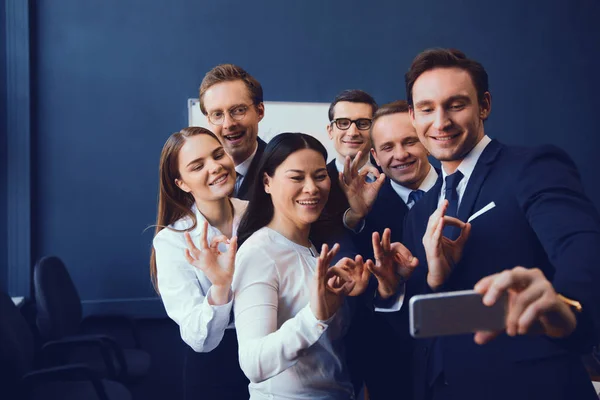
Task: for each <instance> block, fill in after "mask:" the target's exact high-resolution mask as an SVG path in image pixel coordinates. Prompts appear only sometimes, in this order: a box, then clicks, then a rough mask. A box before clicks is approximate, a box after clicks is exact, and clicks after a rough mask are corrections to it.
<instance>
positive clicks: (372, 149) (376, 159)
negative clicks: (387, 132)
mask: <svg viewBox="0 0 600 400" xmlns="http://www.w3.org/2000/svg"><path fill="white" fill-rule="evenodd" d="M371 155H372V156H373V158H374V159H375V162H376V163H377V165H378V166H380V167H381V163H380V162H379V159H378V158H377V152H376V151H375V149H374V148H372V147H371Z"/></svg>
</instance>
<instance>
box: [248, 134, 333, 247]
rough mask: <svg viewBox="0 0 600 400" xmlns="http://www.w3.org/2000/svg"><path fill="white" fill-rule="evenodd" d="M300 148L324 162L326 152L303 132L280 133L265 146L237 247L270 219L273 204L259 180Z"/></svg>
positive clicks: (269, 174)
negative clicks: (313, 151) (319, 157)
mask: <svg viewBox="0 0 600 400" xmlns="http://www.w3.org/2000/svg"><path fill="white" fill-rule="evenodd" d="M302 149H310V150H315V151H316V152H318V153H320V154H322V155H323V158H324V159H325V161H326V162H327V150H325V147H324V146H323V145H322V144H321V142H319V141H318V140H317V139H315V138H314V137H312V136H310V135H307V134H305V133H289V132H286V133H280V134H279V135H277V136H275V137H274V138H273V139H271V141H270V142H269V143H268V144H267V148H266V149H265V151H264V153H263V155H262V157H261V159H260V163H259V165H258V171H257V173H256V177H255V180H254V182H252V186H251V188H250V198H249V203H248V208H246V212H245V213H244V216H243V217H242V220H241V221H240V226H239V227H238V231H237V235H238V244H239V246H241V245H242V244H243V243H244V242H245V241H246V239H248V238H249V237H250V235H252V234H253V233H254V232H256V231H257V230H259V229H260V228H262V227H263V226H265V225H267V224H268V223H269V222H271V220H272V219H273V212H274V210H273V201H272V200H271V195H270V194H268V193H266V192H265V188H264V182H263V177H264V175H265V174H267V175H268V176H273V175H274V174H275V170H276V169H277V167H279V166H280V165H281V164H282V163H283V162H284V161H285V160H286V159H287V158H288V157H289V156H290V154H292V153H295V152H297V151H298V150H302Z"/></svg>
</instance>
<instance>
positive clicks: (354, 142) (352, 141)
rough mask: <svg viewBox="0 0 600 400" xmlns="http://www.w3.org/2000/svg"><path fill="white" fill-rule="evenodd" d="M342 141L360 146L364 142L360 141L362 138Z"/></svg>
mask: <svg viewBox="0 0 600 400" xmlns="http://www.w3.org/2000/svg"><path fill="white" fill-rule="evenodd" d="M342 143H345V144H351V145H355V146H359V145H361V144H363V143H364V142H363V141H360V140H342Z"/></svg>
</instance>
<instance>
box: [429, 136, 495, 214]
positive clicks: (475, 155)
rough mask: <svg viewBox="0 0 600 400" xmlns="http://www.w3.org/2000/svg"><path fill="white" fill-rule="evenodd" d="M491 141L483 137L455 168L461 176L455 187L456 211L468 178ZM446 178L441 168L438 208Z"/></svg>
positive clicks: (444, 195)
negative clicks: (456, 195)
mask: <svg viewBox="0 0 600 400" xmlns="http://www.w3.org/2000/svg"><path fill="white" fill-rule="evenodd" d="M491 141H492V139H490V138H489V136H487V135H486V136H484V137H483V138H482V139H481V140H480V141H479V143H477V145H475V147H473V150H471V151H470V152H469V154H467V156H466V157H465V158H463V160H462V161H461V163H460V164H459V166H458V168H456V169H457V170H458V171H460V172H461V173H462V174H463V178H462V179H461V180H460V182H459V183H458V185H457V186H456V193H457V194H458V205H457V207H456V209H457V210H458V209H459V208H460V202H461V201H462V198H463V194H464V193H465V189H466V188H467V183H469V178H471V175H472V174H473V170H474V169H475V165H476V164H477V161H478V160H479V157H480V156H481V153H483V150H484V149H485V148H486V147H487V145H488V144H490V142H491ZM455 172H456V171H455ZM447 176H448V174H447V173H446V171H445V170H444V168H443V167H442V177H443V181H442V189H441V190H440V195H439V196H440V197H439V199H438V207H439V205H440V204H442V201H444V199H445V198H446V177H447Z"/></svg>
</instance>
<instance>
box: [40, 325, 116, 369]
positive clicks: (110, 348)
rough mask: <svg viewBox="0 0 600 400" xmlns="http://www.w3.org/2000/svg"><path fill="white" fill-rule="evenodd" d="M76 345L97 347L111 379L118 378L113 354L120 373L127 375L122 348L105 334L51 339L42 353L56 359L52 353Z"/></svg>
mask: <svg viewBox="0 0 600 400" xmlns="http://www.w3.org/2000/svg"><path fill="white" fill-rule="evenodd" d="M78 347H94V348H98V349H99V350H100V355H101V356H102V360H103V361H104V364H105V365H106V370H107V372H108V374H109V377H110V378H111V379H119V374H118V373H117V371H116V369H115V365H114V363H113V361H112V360H113V357H112V355H114V359H116V360H117V363H118V364H119V367H120V369H121V373H122V375H127V362H126V360H125V355H124V353H123V349H122V348H121V346H119V344H118V343H117V342H116V341H115V340H114V339H113V338H111V337H110V336H107V335H78V336H68V337H64V338H62V339H58V340H52V341H50V342H47V343H45V344H44V345H43V346H42V354H43V355H44V357H45V359H50V360H56V357H55V356H54V355H55V354H57V353H58V352H60V351H65V350H66V351H68V350H71V349H73V348H78ZM53 356H54V357H53Z"/></svg>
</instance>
